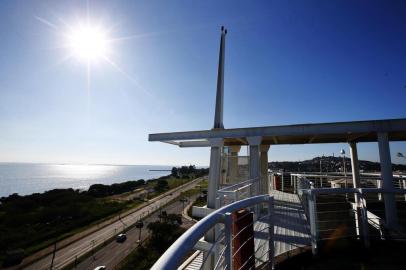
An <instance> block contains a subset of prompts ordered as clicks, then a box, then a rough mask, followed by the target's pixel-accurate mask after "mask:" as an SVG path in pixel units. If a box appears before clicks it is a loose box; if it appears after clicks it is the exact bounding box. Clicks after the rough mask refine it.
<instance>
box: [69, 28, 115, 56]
mask: <svg viewBox="0 0 406 270" xmlns="http://www.w3.org/2000/svg"><path fill="white" fill-rule="evenodd" d="M67 45H68V47H69V48H70V49H71V50H72V54H73V55H74V56H76V57H77V58H79V59H80V60H84V61H95V60H100V59H102V58H105V57H107V53H108V49H109V48H108V45H109V40H108V37H107V31H105V30H104V29H103V28H102V27H98V26H92V25H79V26H77V27H75V28H73V29H71V31H70V33H69V34H68V44H67Z"/></svg>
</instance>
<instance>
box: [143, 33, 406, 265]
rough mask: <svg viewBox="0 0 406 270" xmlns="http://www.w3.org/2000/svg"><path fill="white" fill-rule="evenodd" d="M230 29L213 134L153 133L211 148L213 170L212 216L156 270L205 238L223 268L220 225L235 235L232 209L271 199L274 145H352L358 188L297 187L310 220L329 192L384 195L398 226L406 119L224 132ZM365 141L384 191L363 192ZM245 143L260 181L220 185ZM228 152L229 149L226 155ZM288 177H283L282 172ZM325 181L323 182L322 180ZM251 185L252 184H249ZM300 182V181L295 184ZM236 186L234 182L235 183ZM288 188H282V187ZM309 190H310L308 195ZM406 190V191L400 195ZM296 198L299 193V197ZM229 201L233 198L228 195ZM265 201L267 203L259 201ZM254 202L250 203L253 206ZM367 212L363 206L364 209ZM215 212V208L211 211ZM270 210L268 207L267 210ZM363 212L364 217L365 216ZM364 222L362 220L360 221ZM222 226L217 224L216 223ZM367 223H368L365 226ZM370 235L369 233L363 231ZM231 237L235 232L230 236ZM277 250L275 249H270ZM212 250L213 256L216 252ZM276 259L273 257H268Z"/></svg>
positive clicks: (211, 258)
mask: <svg viewBox="0 0 406 270" xmlns="http://www.w3.org/2000/svg"><path fill="white" fill-rule="evenodd" d="M226 33H227V30H225V29H224V28H223V27H222V29H221V41H220V53H219V66H218V78H217V92H216V110H215V117H214V128H213V129H210V130H197V131H185V132H171V133H156V134H150V135H149V138H148V139H149V141H151V142H156V141H160V142H165V143H169V144H173V145H177V146H179V147H210V148H211V149H210V172H209V184H208V198H207V208H208V210H207V211H206V212H211V214H209V216H207V217H206V218H205V219H203V220H202V221H201V222H199V223H197V224H196V225H195V226H194V227H193V228H192V230H191V231H188V232H186V233H185V234H184V235H183V236H182V237H181V238H180V239H179V240H178V241H177V242H175V244H174V245H173V246H171V247H170V249H169V250H168V251H167V252H166V253H165V254H164V255H163V256H162V257H161V258H160V259H159V261H158V262H157V264H156V265H155V266H154V268H153V269H163V268H162V267H169V268H164V269H174V268H173V267H177V266H178V265H179V264H180V263H181V259H182V258H183V256H184V255H185V254H186V253H187V252H189V251H191V250H192V249H193V248H194V246H195V244H196V243H197V242H198V241H199V239H200V238H201V237H203V235H204V239H205V242H206V243H207V244H208V245H209V246H211V247H212V248H214V250H211V251H210V252H209V251H208V250H205V251H204V258H207V261H208V263H206V264H205V268H206V269H213V268H215V267H216V266H218V262H219V258H220V257H221V256H220V253H219V252H220V251H219V249H220V246H219V245H217V244H216V241H217V239H218V237H219V233H220V231H221V230H220V227H219V225H218V224H217V223H218V222H222V223H224V224H225V228H226V230H225V231H226V232H228V233H230V223H229V222H232V221H231V219H230V215H229V214H227V211H228V212H230V211H232V209H237V208H236V206H237V205H238V207H243V206H242V205H246V204H250V205H252V204H256V203H253V202H256V200H264V198H269V196H268V195H263V196H258V195H260V194H269V192H270V191H269V186H270V185H269V177H268V150H269V148H270V146H271V145H277V144H319V143H344V142H345V143H349V147H350V154H351V165H352V173H351V174H349V175H351V177H352V182H353V187H354V188H353V189H348V188H347V189H334V190H331V191H330V190H329V189H325V188H321V189H322V190H323V191H318V190H319V189H310V186H306V185H305V184H303V183H300V184H298V185H296V186H295V187H294V191H295V192H296V191H297V190H298V188H299V189H301V191H300V192H299V193H300V195H303V194H305V195H306V196H307V198H306V203H305V204H304V207H305V208H306V209H307V212H308V213H309V219H310V220H311V221H312V220H313V221H314V220H316V219H317V217H316V197H315V196H316V195H315V194H316V193H318V192H320V193H321V192H330V193H331V194H333V193H335V194H339V193H340V194H341V193H353V194H355V198H356V205H357V206H356V207H358V208H360V207H359V205H360V204H361V203H362V196H363V194H365V193H366V192H369V193H383V194H384V203H385V215H386V221H385V224H386V226H388V227H391V228H396V227H397V223H398V220H397V210H396V203H395V199H394V195H393V194H394V193H397V192H400V191H398V190H397V189H395V187H394V185H393V175H392V170H391V159H390V148H389V142H390V141H406V119H387V120H371V121H351V122H334V123H317V124H314V123H312V124H298V125H282V126H266V127H248V128H233V129H225V128H224V124H223V103H224V59H225V37H226ZM360 142H378V146H379V157H380V163H381V175H380V176H381V177H380V178H381V180H382V181H380V182H382V189H373V190H372V189H363V188H360V173H359V168H358V167H359V165H358V154H357V143H360ZM243 145H246V146H248V148H249V162H248V170H249V178H250V179H255V181H252V180H247V181H248V182H249V184H248V186H247V185H245V183H242V184H241V185H240V184H238V183H237V184H236V185H233V186H231V187H223V186H221V184H222V183H221V181H222V171H224V170H225V168H227V170H231V171H230V175H237V174H238V172H237V171H236V170H237V167H238V166H237V163H236V162H235V160H237V159H236V158H235V157H237V158H238V152H239V151H240V148H241V146H243ZM225 150H227V151H225ZM225 152H226V153H227V155H228V156H230V157H232V158H234V161H233V160H230V162H229V163H228V164H227V165H226V164H223V161H222V160H223V158H222V157H223V156H226V155H225ZM282 175H283V174H282ZM320 181H321V183H323V181H322V180H320ZM248 182H247V183H248ZM295 183H296V182H295ZM234 184H235V183H234ZM247 187H248V188H249V196H250V197H249V198H248V199H244V200H242V201H238V200H240V199H241V197H239V192H240V191H241V190H242V188H247ZM282 188H283V185H282ZM306 190H307V191H306ZM401 192H403V191H401ZM230 194H232V196H231V198H232V200H231V201H233V203H232V204H231V205H229V206H223V208H220V209H219V210H216V209H218V208H219V207H221V206H222V204H223V203H220V200H221V199H223V202H224V198H225V197H226V196H227V195H228V196H229V195H230ZM295 196H297V195H295ZM229 197H230V196H229ZM260 198H262V199H260ZM248 202H249V203H248ZM361 208H362V207H361ZM209 209H211V210H209ZM270 210H271V209H270V208H268V211H270ZM213 211H214V212H213ZM254 212H255V214H256V215H257V216H258V214H259V213H260V209H259V208H258V207H255V211H254ZM361 212H362V211H361ZM361 214H362V213H361ZM359 221H360V222H361V221H363V219H362V218H361V219H359ZM216 224H217V225H216ZM363 224H364V223H363ZM363 231H365V230H363ZM270 233H272V234H273V231H272V232H270ZM317 233H318V229H317V224H316V223H314V222H313V223H312V226H311V235H312V244H313V251H314V252H316V251H317V239H318V238H317ZM230 234H231V233H230ZM224 236H225V237H226V242H227V243H229V241H230V237H231V235H227V233H226V234H225V235H224ZM269 247H270V249H273V245H272V247H271V245H269ZM212 251H213V252H212ZM223 251H224V252H223V255H224V258H225V260H226V263H225V264H224V265H225V268H230V267H231V261H230V251H229V245H226V246H225V249H224V250H223ZM269 258H270V259H271V260H272V261H273V258H272V257H269Z"/></svg>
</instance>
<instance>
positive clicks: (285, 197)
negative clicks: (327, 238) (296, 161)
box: [254, 190, 311, 266]
mask: <svg viewBox="0 0 406 270" xmlns="http://www.w3.org/2000/svg"><path fill="white" fill-rule="evenodd" d="M270 195H272V196H273V197H274V214H273V217H274V239H275V242H274V248H275V262H276V263H279V262H281V261H283V260H285V259H286V258H289V257H291V256H294V255H296V254H298V253H300V252H302V251H306V250H309V249H311V241H310V225H309V222H308V220H307V217H306V214H305V211H304V209H303V207H302V204H301V203H300V200H299V196H298V195H297V194H291V193H286V192H281V191H278V190H272V191H271V192H270ZM267 227H268V224H267V223H265V222H261V221H258V222H256V223H255V226H254V231H255V234H256V235H255V253H256V254H255V257H256V258H257V259H258V260H257V263H256V265H257V266H259V265H261V261H262V262H266V261H268V250H269V249H268V241H267V239H268V235H267V234H265V233H264V232H263V231H264V228H267ZM261 234H263V235H262V236H261Z"/></svg>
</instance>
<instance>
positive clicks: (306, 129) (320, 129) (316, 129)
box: [149, 119, 406, 143]
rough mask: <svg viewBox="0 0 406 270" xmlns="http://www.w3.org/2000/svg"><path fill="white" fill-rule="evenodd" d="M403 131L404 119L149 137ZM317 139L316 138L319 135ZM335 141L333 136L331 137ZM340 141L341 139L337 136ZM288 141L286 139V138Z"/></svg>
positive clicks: (243, 136) (162, 134)
mask: <svg viewBox="0 0 406 270" xmlns="http://www.w3.org/2000/svg"><path fill="white" fill-rule="evenodd" d="M378 132H387V133H388V132H404V133H406V119H389V120H374V121H354V122H336V123H320V124H303V125H285V126H269V127H252V128H236V129H213V130H199V131H186V132H173V133H159V134H150V135H149V141H173V140H202V139H210V138H247V137H255V136H262V137H264V136H267V137H272V136H278V137H281V136H288V137H289V136H315V135H318V136H323V135H336V134H342V135H345V136H347V137H349V138H350V137H351V136H358V135H360V134H365V133H378ZM318 140H319V139H318ZM333 141H334V140H333ZM340 141H341V140H340ZM287 143H289V142H287Z"/></svg>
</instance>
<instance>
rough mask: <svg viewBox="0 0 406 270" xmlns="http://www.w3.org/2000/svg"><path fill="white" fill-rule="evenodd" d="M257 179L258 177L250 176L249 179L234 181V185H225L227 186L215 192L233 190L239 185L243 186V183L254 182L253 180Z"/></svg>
mask: <svg viewBox="0 0 406 270" xmlns="http://www.w3.org/2000/svg"><path fill="white" fill-rule="evenodd" d="M258 180H259V178H251V179H248V180H245V181H242V182H239V183H236V184H234V185H231V186H227V187H224V188H222V189H219V190H218V191H217V192H218V193H221V192H226V191H233V189H234V188H239V187H242V186H245V185H248V184H252V183H254V182H256V181H258Z"/></svg>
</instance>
